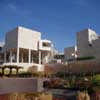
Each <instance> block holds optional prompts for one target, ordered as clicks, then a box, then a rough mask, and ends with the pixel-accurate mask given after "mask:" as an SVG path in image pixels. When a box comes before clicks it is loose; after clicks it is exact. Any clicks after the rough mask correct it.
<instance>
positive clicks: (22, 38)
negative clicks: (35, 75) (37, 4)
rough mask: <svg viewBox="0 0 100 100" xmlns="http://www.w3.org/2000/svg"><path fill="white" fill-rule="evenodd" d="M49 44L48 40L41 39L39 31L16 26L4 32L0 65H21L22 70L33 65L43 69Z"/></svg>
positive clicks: (38, 69) (50, 44) (49, 49)
mask: <svg viewBox="0 0 100 100" xmlns="http://www.w3.org/2000/svg"><path fill="white" fill-rule="evenodd" d="M51 46H52V42H51V41H50V40H46V39H44V40H42V39H41V32H38V31H35V30H31V29H27V28H24V27H17V28H15V29H13V30H11V31H9V32H7V33H6V39H5V45H4V46H3V50H2V54H3V63H2V65H3V66H9V65H15V66H22V67H23V68H24V70H28V68H29V67H32V66H33V67H36V69H37V71H43V70H44V67H43V65H44V64H45V63H48V59H49V57H50V55H51Z"/></svg>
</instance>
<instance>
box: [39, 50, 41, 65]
mask: <svg viewBox="0 0 100 100" xmlns="http://www.w3.org/2000/svg"><path fill="white" fill-rule="evenodd" d="M39 64H41V51H39Z"/></svg>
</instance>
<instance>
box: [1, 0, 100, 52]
mask: <svg viewBox="0 0 100 100" xmlns="http://www.w3.org/2000/svg"><path fill="white" fill-rule="evenodd" d="M17 26H23V27H26V28H30V29H33V30H37V31H40V32H41V33H42V38H44V39H49V40H51V41H52V42H53V43H54V45H55V47H56V49H57V50H58V51H60V52H63V50H64V48H65V47H69V46H73V45H75V43H76V32H78V31H80V30H83V29H86V28H89V27H91V28H92V29H94V30H95V31H96V32H97V33H98V34H99V33H100V0H0V41H5V34H6V32H8V31H9V30H11V29H13V28H15V27H17Z"/></svg>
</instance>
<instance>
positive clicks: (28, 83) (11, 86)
mask: <svg viewBox="0 0 100 100" xmlns="http://www.w3.org/2000/svg"><path fill="white" fill-rule="evenodd" d="M41 91H43V80H42V79H36V78H5V79H3V78H2V79H0V94H8V93H15V92H41Z"/></svg>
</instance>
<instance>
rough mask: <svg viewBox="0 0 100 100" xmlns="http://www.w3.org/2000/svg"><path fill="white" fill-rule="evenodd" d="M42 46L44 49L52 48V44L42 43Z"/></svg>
mask: <svg viewBox="0 0 100 100" xmlns="http://www.w3.org/2000/svg"><path fill="white" fill-rule="evenodd" d="M42 46H44V47H50V46H51V44H50V43H46V42H43V43H42Z"/></svg>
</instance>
